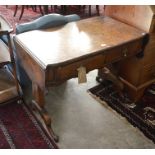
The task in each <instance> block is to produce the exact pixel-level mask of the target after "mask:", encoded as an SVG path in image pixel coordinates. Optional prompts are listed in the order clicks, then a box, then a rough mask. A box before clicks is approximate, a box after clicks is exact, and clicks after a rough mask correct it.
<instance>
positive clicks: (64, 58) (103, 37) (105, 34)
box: [15, 17, 145, 68]
mask: <svg viewBox="0 0 155 155" xmlns="http://www.w3.org/2000/svg"><path fill="white" fill-rule="evenodd" d="M144 35H145V32H144V31H141V30H138V29H136V28H134V27H132V26H129V25H127V24H124V23H122V22H119V21H117V20H114V19H112V18H110V17H92V18H88V19H83V20H80V21H77V22H71V23H68V24H66V25H63V26H60V27H56V28H51V29H46V30H34V31H29V32H26V33H22V34H19V35H17V36H15V41H16V42H17V43H18V44H20V46H22V47H23V48H24V49H25V51H26V52H27V53H28V54H30V55H31V56H32V57H33V58H34V59H35V60H36V61H37V62H38V63H39V64H40V65H41V66H42V67H43V68H46V67H47V66H48V65H51V66H52V65H53V66H55V65H60V64H63V63H66V62H69V61H75V60H78V59H80V58H84V57H88V56H92V55H95V54H97V53H98V52H103V51H104V50H106V49H109V48H111V47H114V46H118V45H121V44H123V43H127V42H130V41H132V40H136V39H139V38H141V37H143V36H144Z"/></svg>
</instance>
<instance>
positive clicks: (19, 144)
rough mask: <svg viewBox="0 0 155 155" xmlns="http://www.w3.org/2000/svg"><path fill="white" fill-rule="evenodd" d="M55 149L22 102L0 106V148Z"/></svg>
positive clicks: (55, 146) (51, 140) (52, 142)
mask: <svg viewBox="0 0 155 155" xmlns="http://www.w3.org/2000/svg"><path fill="white" fill-rule="evenodd" d="M10 148H11V149H56V148H58V147H57V145H56V144H55V142H54V140H53V139H52V138H51V137H49V135H48V134H47V133H46V131H45V130H44V128H43V127H42V125H41V124H40V123H39V121H38V120H37V119H36V117H35V116H34V115H33V113H32V111H31V110H30V108H29V107H28V106H27V105H25V104H24V103H21V104H18V103H15V102H14V103H9V104H6V105H1V106H0V149H10Z"/></svg>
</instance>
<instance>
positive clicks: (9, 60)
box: [0, 15, 21, 104]
mask: <svg viewBox="0 0 155 155" xmlns="http://www.w3.org/2000/svg"><path fill="white" fill-rule="evenodd" d="M0 23H1V24H0V37H3V36H5V37H6V38H7V40H8V45H6V44H5V43H4V42H3V40H2V39H0V104H1V103H7V102H10V101H15V100H20V99H21V90H20V86H19V84H18V80H17V74H16V66H15V60H14V55H13V49H12V44H11V39H10V33H11V32H12V31H13V29H12V27H11V26H10V24H9V23H8V22H7V21H6V20H5V19H4V18H3V16H1V15H0Z"/></svg>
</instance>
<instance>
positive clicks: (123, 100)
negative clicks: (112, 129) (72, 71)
mask: <svg viewBox="0 0 155 155" xmlns="http://www.w3.org/2000/svg"><path fill="white" fill-rule="evenodd" d="M89 92H90V94H91V96H93V97H94V98H95V99H96V100H97V101H99V102H100V103H102V104H103V105H105V106H110V107H111V108H112V109H114V110H115V111H117V112H118V113H119V114H121V115H122V116H123V117H125V118H126V119H127V120H128V121H129V122H130V123H131V124H132V125H133V126H136V127H138V128H139V129H140V130H141V131H142V132H143V133H144V134H145V135H146V136H147V137H148V138H150V139H151V140H152V141H153V142H154V143H155V85H151V86H150V87H149V88H148V89H147V90H146V92H145V94H144V96H143V97H142V99H141V100H140V101H139V102H138V103H137V106H135V104H129V103H131V101H130V100H129V98H128V97H127V95H124V96H122V97H120V95H119V94H118V92H117V91H116V89H115V88H114V86H113V84H112V83H111V82H110V81H104V82H103V83H101V84H99V85H97V86H95V87H93V88H91V89H89Z"/></svg>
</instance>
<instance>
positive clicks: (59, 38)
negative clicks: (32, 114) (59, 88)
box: [14, 17, 147, 140]
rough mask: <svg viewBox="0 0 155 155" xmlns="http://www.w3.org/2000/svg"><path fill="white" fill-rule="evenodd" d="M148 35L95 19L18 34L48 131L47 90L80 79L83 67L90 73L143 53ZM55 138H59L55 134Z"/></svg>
mask: <svg viewBox="0 0 155 155" xmlns="http://www.w3.org/2000/svg"><path fill="white" fill-rule="evenodd" d="M122 30H124V31H122ZM30 36H31V38H30ZM146 36H147V35H146V33H145V32H144V31H141V30H139V29H136V28H134V27H132V26H129V25H127V24H124V23H122V22H119V21H117V20H114V19H112V18H109V17H93V18H88V19H84V20H80V21H77V22H71V23H68V24H66V25H64V26H59V27H56V28H51V29H46V30H34V31H30V32H25V33H22V34H19V35H16V36H15V38H14V42H15V46H16V49H17V55H18V58H19V61H20V62H21V64H22V67H23V68H24V69H25V71H26V72H27V74H28V76H29V78H30V79H31V81H32V87H33V96H34V100H35V102H34V103H35V105H36V106H37V108H38V110H39V111H40V113H41V115H42V117H43V119H44V120H45V123H46V125H47V126H48V127H49V130H51V128H50V127H51V119H50V117H49V115H48V114H47V112H46V111H45V88H46V87H49V86H53V85H57V84H60V83H62V82H64V81H66V80H68V79H71V78H74V77H77V76H78V69H79V68H80V67H84V68H85V69H86V72H89V71H92V70H94V69H101V68H103V67H104V66H105V65H106V64H109V63H112V62H116V61H120V60H121V59H126V58H127V57H133V56H135V55H137V54H139V53H143V48H144V45H143V44H144V40H145V37H146ZM126 49H127V53H126ZM52 135H53V136H54V138H55V139H56V138H57V137H56V136H55V135H54V133H53V131H52ZM56 140H57V139H56Z"/></svg>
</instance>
